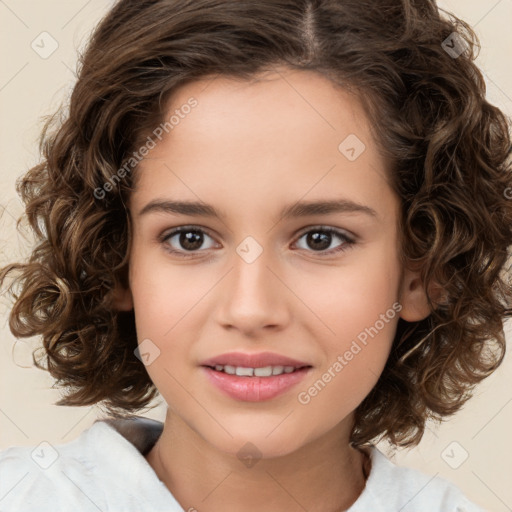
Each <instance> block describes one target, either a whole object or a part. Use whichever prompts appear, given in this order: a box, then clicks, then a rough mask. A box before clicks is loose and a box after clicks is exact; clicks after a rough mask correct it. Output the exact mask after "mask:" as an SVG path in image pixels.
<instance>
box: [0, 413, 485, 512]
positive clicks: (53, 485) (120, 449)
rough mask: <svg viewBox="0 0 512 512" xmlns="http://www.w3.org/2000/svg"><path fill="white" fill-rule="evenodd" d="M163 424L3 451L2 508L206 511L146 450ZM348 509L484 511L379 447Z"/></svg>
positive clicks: (132, 425)
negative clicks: (175, 489)
mask: <svg viewBox="0 0 512 512" xmlns="http://www.w3.org/2000/svg"><path fill="white" fill-rule="evenodd" d="M162 428H163V423H161V422H158V421H154V420H149V419H146V418H141V417H138V418H136V419H132V420H97V421H96V422H95V423H94V424H93V425H92V426H91V427H89V428H88V429H86V430H85V431H83V432H82V434H81V435H80V436H79V437H77V438H76V439H74V440H72V441H70V442H68V443H65V444H55V445H54V446H52V445H50V444H49V443H46V442H43V443H41V444H39V445H38V446H37V447H34V446H14V447H11V448H7V449H5V450H3V451H0V512H35V511H41V512H50V511H51V512H69V511H71V510H76V511H77V512H98V511H101V512H107V511H108V512H189V511H190V512H192V511H193V510H194V507H195V508H196V509H197V510H198V511H199V512H200V510H201V503H196V504H194V503H191V504H190V505H188V504H187V507H186V508H185V509H184V508H182V507H181V506H180V504H179V503H178V502H177V501H176V499H175V498H174V496H173V495H172V494H171V492H170V491H169V489H167V487H166V486H165V484H164V483H163V482H162V481H161V480H159V478H158V476H157V474H156V473H155V471H154V470H153V468H152V467H151V466H150V465H149V463H148V462H147V460H146V459H145V457H144V455H145V454H146V453H148V452H149V450H150V449H151V448H152V446H153V445H154V443H155V442H156V440H157V439H158V437H159V435H160V433H161V432H162ZM370 456H371V461H372V468H371V471H370V475H369V477H368V479H367V481H366V486H365V488H364V490H363V492H362V493H361V495H360V496H359V498H358V499H357V501H356V502H355V503H354V504H353V505H352V506H351V507H350V509H348V511H347V512H398V511H400V512H438V511H439V512H483V509H482V508H480V507H479V506H477V505H475V504H474V503H472V502H470V501H469V500H468V499H467V498H466V497H465V496H464V494H463V493H462V492H461V491H460V490H459V489H458V488H457V487H456V486H455V485H454V484H452V483H450V482H448V481H447V480H444V479H442V478H439V477H435V478H434V477H431V476H427V475H425V474H423V473H421V472H419V471H417V470H414V469H410V468H406V467H400V466H397V465H395V464H394V463H393V462H391V461H390V460H389V459H387V457H386V456H385V455H384V454H383V453H382V452H380V451H379V450H378V449H377V448H376V447H372V448H371V452H370Z"/></svg>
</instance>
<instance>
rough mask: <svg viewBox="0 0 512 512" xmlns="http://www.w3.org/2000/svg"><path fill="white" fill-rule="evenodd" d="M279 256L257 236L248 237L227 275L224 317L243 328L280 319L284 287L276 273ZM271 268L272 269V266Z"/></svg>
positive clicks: (229, 322)
mask: <svg viewBox="0 0 512 512" xmlns="http://www.w3.org/2000/svg"><path fill="white" fill-rule="evenodd" d="M275 261H276V258H275V257H274V255H273V254H272V251H271V249H269V248H264V247H263V246H262V245H261V244H260V243H259V242H258V241H257V240H256V239H255V238H253V237H250V236H249V237H247V238H245V239H244V240H243V241H242V242H241V243H240V244H239V245H238V246H237V247H236V254H235V255H234V256H233V268H232V270H231V272H230V273H229V276H227V284H226V286H227V289H226V288H224V292H225V293H226V294H225V296H224V299H223V308H222V310H223V316H222V319H221V320H222V321H223V322H224V323H228V324H231V325H235V326H237V325H238V327H241V328H246V329H250V328H258V327H263V326H265V325H269V324H272V325H275V324H278V323H280V322H281V321H282V320H283V318H282V313H283V311H284V303H283V300H282V296H281V292H280V290H279V288H280V287H281V288H282V287H283V285H282V283H280V282H279V279H277V278H276V276H275V275H274V273H278V270H277V269H275V268H274V267H275ZM271 269H272V270H271Z"/></svg>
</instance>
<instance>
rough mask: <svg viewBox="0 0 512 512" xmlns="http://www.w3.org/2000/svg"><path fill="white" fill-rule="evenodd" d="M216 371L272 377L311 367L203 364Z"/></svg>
mask: <svg viewBox="0 0 512 512" xmlns="http://www.w3.org/2000/svg"><path fill="white" fill-rule="evenodd" d="M204 366H205V367H206V368H210V369H211V370H213V371H216V372H222V373H227V374H228V375H236V376H237V377H263V378H268V377H273V376H276V375H282V374H289V373H294V372H297V371H299V370H302V369H303V368H312V367H311V365H301V366H283V365H275V366H273V365H269V366H263V367H251V366H249V367H247V366H233V365H228V364H226V365H222V364H216V365H213V366H208V365H204Z"/></svg>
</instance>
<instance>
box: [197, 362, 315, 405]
mask: <svg viewBox="0 0 512 512" xmlns="http://www.w3.org/2000/svg"><path fill="white" fill-rule="evenodd" d="M202 368H203V370H204V371H205V372H206V376H207V377H208V378H209V379H210V382H211V383H212V384H213V385H215V386H216V387H217V388H218V389H220V390H221V391H222V392H224V393H225V394H227V395H229V396H230V397H231V398H235V399H236V400H244V401H246V402H262V401H264V400H271V399H272V398H275V397H276V396H279V395H282V394H283V393H285V392H286V391H288V390H290V389H291V388H292V387H293V386H295V385H297V384H298V383H299V382H300V381H301V380H302V379H303V378H304V377H305V376H306V374H307V373H308V372H309V370H310V369H311V367H307V368H301V369H299V370H295V371H294V372H292V373H282V374H281V375H273V376H271V377H240V376H238V375H230V374H228V373H225V372H218V371H216V370H213V369H212V368H209V367H208V366H202Z"/></svg>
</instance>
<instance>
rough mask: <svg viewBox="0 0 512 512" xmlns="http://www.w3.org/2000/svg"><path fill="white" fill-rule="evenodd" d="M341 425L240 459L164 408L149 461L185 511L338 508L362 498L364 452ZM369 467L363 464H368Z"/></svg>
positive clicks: (319, 511) (313, 511) (317, 510)
mask: <svg viewBox="0 0 512 512" xmlns="http://www.w3.org/2000/svg"><path fill="white" fill-rule="evenodd" d="M344 427H345V425H339V426H338V427H337V428H336V429H333V430H332V431H330V432H328V433H327V434H325V435H324V436H322V437H321V438H319V439H316V440H314V441H312V442H310V443H308V444H306V445H304V446H302V447H301V448H300V449H298V450H296V451H294V452H292V453H289V454H287V455H281V456H279V457H273V458H262V459H259V460H257V459H254V460H253V461H252V463H251V462H250V461H249V462H247V461H246V463H245V464H244V463H242V462H241V458H239V457H238V456H237V455H233V454H231V453H225V452H223V451H220V450H218V449H216V448H215V446H212V445H211V444H210V443H208V442H207V441H205V440H204V439H203V438H201V437H200V436H198V434H197V433H196V432H195V431H194V430H192V429H191V428H190V427H189V426H188V425H186V424H185V423H183V422H182V421H181V420H180V418H179V417H177V416H175V415H170V414H169V413H168V416H167V419H166V421H165V424H164V429H163V432H162V435H161V436H160V438H159V439H158V441H157V442H156V444H155V445H154V447H153V449H152V450H151V451H150V452H149V453H148V454H147V456H146V458H147V461H148V463H149V464H150V465H151V466H152V468H153V469H154V471H155V472H156V474H157V476H158V478H159V479H160V480H161V481H162V482H163V483H164V484H165V485H166V486H167V488H168V489H169V490H170V492H171V493H172V494H173V496H174V497H175V498H176V500H177V501H178V502H179V503H180V504H181V506H182V507H183V509H184V510H186V511H191V512H193V511H195V510H197V511H200V512H214V511H218V510H223V512H256V511H260V510H261V509H262V508H261V507H262V504H265V511H266V512H278V511H279V512H280V511H282V510H287V511H290V512H295V511H297V512H304V510H307V511H308V512H326V511H329V512H338V511H342V510H346V509H348V508H349V507H350V506H351V505H352V504H353V503H354V502H355V501H356V500H357V498H358V497H359V495H360V494H361V492H362V490H363V488H364V486H365V481H366V477H367V474H368V472H369V470H368V466H367V463H368V461H369V459H368V456H367V455H366V456H365V454H364V452H363V451H359V450H356V449H354V448H352V447H351V446H350V445H349V443H348V432H347V428H344ZM365 468H366V471H365Z"/></svg>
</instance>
